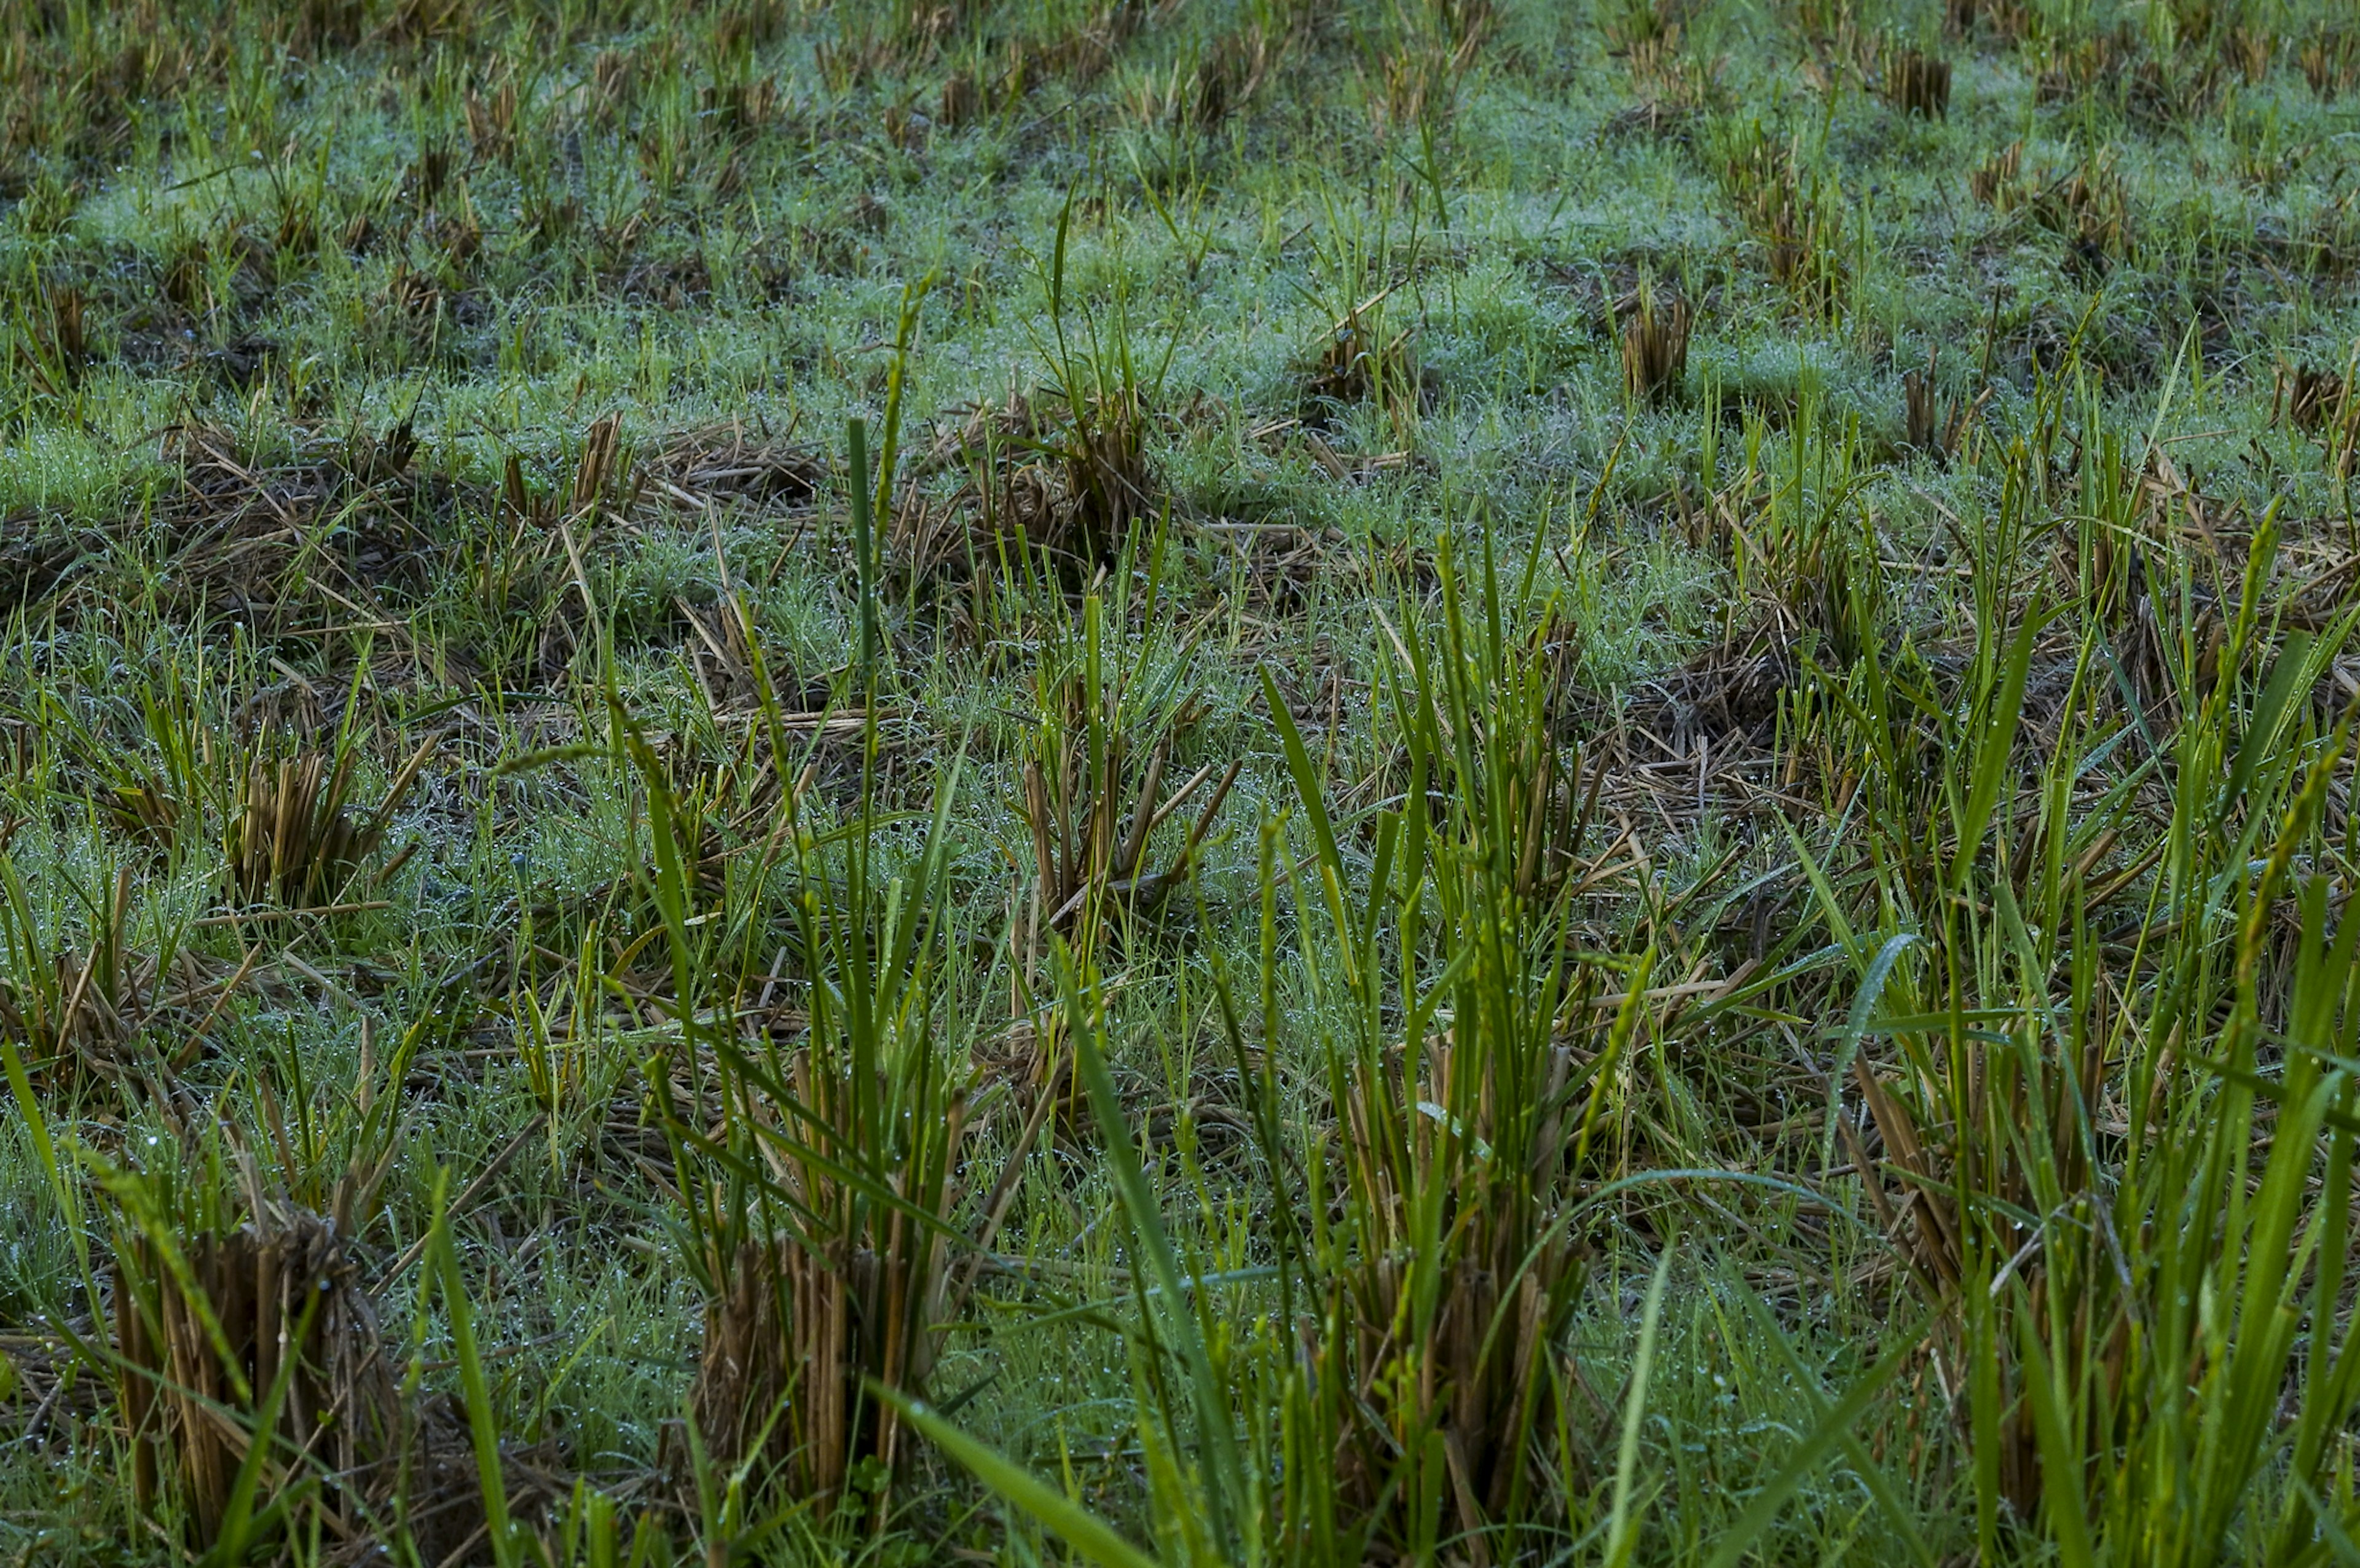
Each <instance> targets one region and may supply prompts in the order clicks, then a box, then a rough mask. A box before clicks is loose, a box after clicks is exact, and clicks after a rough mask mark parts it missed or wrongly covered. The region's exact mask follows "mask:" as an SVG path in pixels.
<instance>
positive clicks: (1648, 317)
mask: <svg viewBox="0 0 2360 1568" xmlns="http://www.w3.org/2000/svg"><path fill="white" fill-rule="evenodd" d="M1689 331H1690V321H1689V315H1688V300H1687V299H1685V298H1683V297H1682V296H1680V295H1679V294H1677V293H1675V294H1673V295H1672V296H1671V299H1670V301H1669V303H1668V304H1665V303H1662V302H1660V301H1659V300H1658V299H1657V297H1656V294H1655V289H1653V288H1652V287H1650V288H1644V289H1641V290H1640V292H1639V308H1638V309H1637V310H1634V311H1633V312H1632V315H1631V319H1630V320H1629V321H1625V322H1623V324H1622V389H1623V390H1624V391H1625V392H1627V393H1629V394H1630V396H1631V398H1632V400H1633V402H1638V403H1652V404H1662V403H1668V402H1671V401H1673V400H1674V399H1676V398H1677V397H1679V396H1680V394H1681V392H1682V390H1683V388H1684V387H1685V385H1686V382H1687V379H1688V333H1689Z"/></svg>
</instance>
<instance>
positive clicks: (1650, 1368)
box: [1606, 1247, 1672, 1568]
mask: <svg viewBox="0 0 2360 1568" xmlns="http://www.w3.org/2000/svg"><path fill="white" fill-rule="evenodd" d="M1671 1273H1672V1249H1671V1248H1670V1247H1665V1248H1664V1256H1663V1257H1662V1258H1660V1259H1658V1260H1657V1261H1656V1264H1655V1278H1654V1279H1651V1280H1649V1281H1648V1283H1647V1304H1646V1307H1645V1310H1644V1312H1643V1314H1642V1316H1641V1317H1640V1320H1639V1348H1638V1353H1637V1354H1636V1355H1635V1356H1633V1357H1632V1359H1631V1391H1630V1393H1629V1394H1628V1395H1627V1396H1625V1399H1624V1403H1623V1408H1622V1443H1621V1444H1620V1446H1618V1447H1617V1448H1616V1450H1615V1457H1614V1506H1613V1511H1612V1513H1611V1514H1609V1515H1608V1517H1607V1527H1606V1563H1607V1568H1623V1565H1624V1564H1626V1563H1629V1562H1630V1561H1631V1554H1632V1553H1633V1552H1636V1551H1637V1550H1638V1549H1639V1526H1640V1523H1641V1516H1640V1508H1639V1506H1638V1481H1639V1433H1640V1432H1641V1430H1642V1428H1643V1425H1644V1421H1645V1420H1646V1415H1647V1384H1648V1381H1649V1379H1650V1378H1651V1377H1653V1376H1654V1375H1655V1331H1656V1329H1657V1328H1658V1326H1660V1324H1661V1323H1662V1322H1663V1316H1664V1285H1665V1283H1666V1281H1667V1280H1668V1279H1670V1278H1671Z"/></svg>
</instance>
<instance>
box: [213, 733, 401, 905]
mask: <svg viewBox="0 0 2360 1568" xmlns="http://www.w3.org/2000/svg"><path fill="white" fill-rule="evenodd" d="M433 749H434V742H433V741H432V740H431V739H430V740H428V741H427V742H425V743H424V744H423V745H421V746H420V747H419V748H418V750H416V751H415V752H413V753H412V754H411V755H410V758H409V760H408V761H407V762H405V763H403V765H402V767H401V768H400V770H399V772H397V773H396V774H395V775H394V777H393V779H392V781H391V782H390V783H388V785H387V787H386V793H385V799H384V800H381V801H380V802H378V804H377V807H376V809H375V810H373V811H368V812H366V814H363V813H359V812H357V811H355V803H354V800H353V798H352V790H353V771H354V768H355V766H356V765H357V764H358V762H359V752H358V751H357V749H355V747H353V746H350V745H347V744H341V743H340V744H339V745H338V746H336V747H335V748H334V749H333V751H322V750H317V749H299V750H295V751H291V752H275V751H274V750H273V749H272V748H271V747H269V746H262V747H258V748H257V750H256V751H255V752H254V754H253V756H252V757H251V758H250V759H249V761H248V762H247V764H246V770H245V771H246V778H245V783H244V786H243V788H242V789H241V790H240V792H239V800H238V804H237V809H236V812H235V815H234V816H233V817H231V819H230V822H229V827H228V836H227V843H226V846H225V855H226V876H227V879H228V884H229V891H230V892H231V894H232V895H233V896H234V897H235V898H238V899H240V900H241V901H243V902H245V903H247V904H271V905H276V906H278V907H279V908H281V909H311V908H316V907H320V906H323V905H330V904H334V903H336V902H338V901H340V900H341V899H342V898H343V897H344V894H345V893H346V892H348V891H349V890H350V889H351V887H352V885H353V883H354V880H355V878H356V877H358V876H359V874H360V872H361V871H362V870H363V868H364V867H365V866H366V865H367V863H368V861H369V860H370V858H371V857H372V856H373V855H376V853H377V846H378V845H379V844H381V843H383V842H384V838H385V833H386V830H387V828H388V826H390V825H391V822H392V819H393V813H394V812H395V811H397V810H399V807H400V805H401V801H402V798H403V797H404V796H405V795H407V794H408V793H409V791H410V786H411V785H412V784H413V783H415V782H416V781H417V779H418V774H419V770H420V769H421V768H423V767H424V766H425V764H426V760H427V758H428V757H431V756H432V754H433Z"/></svg>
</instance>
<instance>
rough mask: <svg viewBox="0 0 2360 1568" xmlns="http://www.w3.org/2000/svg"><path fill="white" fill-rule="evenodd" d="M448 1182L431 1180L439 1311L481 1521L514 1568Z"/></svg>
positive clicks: (487, 1390)
mask: <svg viewBox="0 0 2360 1568" xmlns="http://www.w3.org/2000/svg"><path fill="white" fill-rule="evenodd" d="M445 1180H446V1178H445V1177H444V1176H443V1175H437V1177H436V1178H435V1203H434V1223H433V1229H432V1232H431V1233H430V1234H431V1236H432V1240H431V1241H430V1242H429V1243H428V1250H429V1251H430V1252H432V1254H433V1255H434V1264H435V1269H436V1274H437V1277H438V1278H439V1279H440V1280H441V1283H442V1287H443V1312H444V1314H445V1315H446V1316H447V1318H448V1319H449V1321H450V1325H451V1349H452V1354H453V1357H454V1358H455V1359H456V1360H457V1361H458V1363H459V1385H460V1389H461V1391H462V1392H463V1393H464V1396H465V1399H466V1406H467V1435H468V1437H469V1439H470V1440H471V1441H472V1443H474V1446H475V1478H476V1481H477V1483H478V1484H479V1485H480V1486H482V1488H483V1494H484V1521H485V1529H486V1531H487V1533H488V1535H489V1538H490V1541H491V1548H492V1556H493V1558H494V1559H495V1560H496V1561H497V1563H499V1565H500V1568H515V1565H516V1563H517V1542H516V1538H515V1535H514V1532H513V1531H512V1530H510V1529H509V1523H508V1478H507V1475H506V1473H505V1471H504V1470H503V1467H502V1465H501V1460H500V1429H499V1418H498V1416H497V1413H496V1412H495V1411H494V1410H493V1409H492V1386H491V1381H490V1379H488V1378H486V1377H485V1376H484V1358H483V1356H482V1355H481V1353H480V1352H479V1351H478V1350H477V1349H476V1346H475V1312H474V1310H473V1309H472V1308H471V1307H470V1306H469V1304H468V1301H467V1281H466V1279H465V1278H464V1276H463V1275H462V1274H461V1273H460V1271H459V1249H458V1247H457V1246H456V1245H455V1244H453V1241H452V1239H451V1217H450V1215H449V1214H448V1213H447V1212H445V1210H444V1209H443V1182H444V1181H445Z"/></svg>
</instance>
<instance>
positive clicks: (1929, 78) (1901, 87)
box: [1879, 49, 1950, 120]
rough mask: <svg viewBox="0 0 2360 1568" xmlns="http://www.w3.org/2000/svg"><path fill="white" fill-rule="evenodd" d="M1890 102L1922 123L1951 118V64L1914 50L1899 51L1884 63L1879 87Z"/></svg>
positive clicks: (1889, 54) (1892, 51)
mask: <svg viewBox="0 0 2360 1568" xmlns="http://www.w3.org/2000/svg"><path fill="white" fill-rule="evenodd" d="M1879 91H1880V92H1882V93H1884V94H1885V99H1886V101H1887V102H1889V103H1892V105H1893V106H1894V107H1895V108H1896V109H1898V110H1900V111H1901V112H1902V113H1903V114H1914V115H1916V116H1917V118H1919V119H1921V120H1947V119H1949V118H1950V61H1949V60H1943V59H1940V58H1939V57H1938V56H1935V55H1929V54H1925V53H1922V52H1920V51H1919V50H1917V49H1893V50H1891V51H1890V52H1888V53H1887V54H1886V56H1885V72H1884V80H1883V81H1882V82H1880V83H1879Z"/></svg>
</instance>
